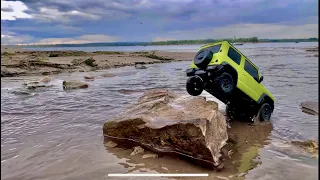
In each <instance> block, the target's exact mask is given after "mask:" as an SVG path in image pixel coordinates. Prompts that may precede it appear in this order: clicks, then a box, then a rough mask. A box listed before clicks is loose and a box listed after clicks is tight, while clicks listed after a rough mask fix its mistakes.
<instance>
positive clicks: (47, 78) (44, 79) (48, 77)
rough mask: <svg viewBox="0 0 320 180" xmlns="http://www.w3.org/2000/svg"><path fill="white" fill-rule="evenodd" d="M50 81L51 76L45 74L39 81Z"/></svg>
mask: <svg viewBox="0 0 320 180" xmlns="http://www.w3.org/2000/svg"><path fill="white" fill-rule="evenodd" d="M50 81H51V77H50V76H45V77H43V78H42V79H41V80H40V82H44V83H48V82H50Z"/></svg>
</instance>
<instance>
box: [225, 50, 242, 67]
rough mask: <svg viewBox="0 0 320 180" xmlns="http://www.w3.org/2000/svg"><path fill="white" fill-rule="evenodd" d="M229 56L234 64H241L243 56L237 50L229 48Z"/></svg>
mask: <svg viewBox="0 0 320 180" xmlns="http://www.w3.org/2000/svg"><path fill="white" fill-rule="evenodd" d="M228 56H229V58H230V59H232V60H233V61H234V62H236V63H237V64H240V61H241V55H240V54H239V53H238V52H237V51H236V50H234V49H233V48H232V47H230V48H229V51H228Z"/></svg>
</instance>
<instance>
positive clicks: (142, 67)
mask: <svg viewBox="0 0 320 180" xmlns="http://www.w3.org/2000/svg"><path fill="white" fill-rule="evenodd" d="M134 67H135V68H136V69H147V67H146V66H144V65H142V64H136V65H135V66H134Z"/></svg>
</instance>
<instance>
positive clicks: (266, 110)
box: [259, 103, 272, 121]
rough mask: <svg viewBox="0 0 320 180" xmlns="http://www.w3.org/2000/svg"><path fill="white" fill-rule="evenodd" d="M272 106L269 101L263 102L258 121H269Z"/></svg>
mask: <svg viewBox="0 0 320 180" xmlns="http://www.w3.org/2000/svg"><path fill="white" fill-rule="evenodd" d="M271 113H272V108H271V106H270V104H269V103H263V104H262V106H261V107H260V110H259V118H260V121H269V120H270V119H271Z"/></svg>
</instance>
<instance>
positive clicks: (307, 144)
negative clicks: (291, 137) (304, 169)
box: [291, 140, 319, 157]
mask: <svg viewBox="0 0 320 180" xmlns="http://www.w3.org/2000/svg"><path fill="white" fill-rule="evenodd" d="M291 143H292V144H293V145H296V146H299V147H301V148H303V149H304V150H305V151H307V152H308V153H310V154H312V155H313V156H315V157H318V149H319V143H318V142H315V141H312V140H307V141H291Z"/></svg>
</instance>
